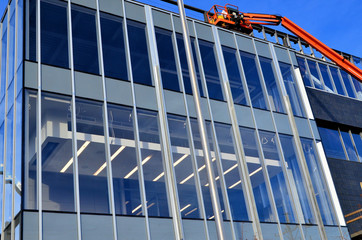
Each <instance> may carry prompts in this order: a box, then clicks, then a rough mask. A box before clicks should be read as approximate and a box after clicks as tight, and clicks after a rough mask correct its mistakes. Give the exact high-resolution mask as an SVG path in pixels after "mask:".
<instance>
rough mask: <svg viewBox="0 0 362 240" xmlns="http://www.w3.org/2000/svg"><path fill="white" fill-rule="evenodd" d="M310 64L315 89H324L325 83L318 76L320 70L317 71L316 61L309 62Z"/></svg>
mask: <svg viewBox="0 0 362 240" xmlns="http://www.w3.org/2000/svg"><path fill="white" fill-rule="evenodd" d="M307 62H308V66H309V71H310V74H311V77H312V80H313V83H314V87H315V88H317V89H323V83H322V80H321V77H320V76H319V74H318V69H317V64H316V62H314V61H311V60H309V59H308V60H307Z"/></svg>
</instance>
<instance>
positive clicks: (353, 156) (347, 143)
mask: <svg viewBox="0 0 362 240" xmlns="http://www.w3.org/2000/svg"><path fill="white" fill-rule="evenodd" d="M340 133H341V137H342V139H343V143H344V147H345V149H346V153H347V156H348V159H349V160H350V161H353V162H359V161H358V156H357V152H356V149H355V148H354V146H353V143H352V140H351V136H350V135H349V132H345V131H340Z"/></svg>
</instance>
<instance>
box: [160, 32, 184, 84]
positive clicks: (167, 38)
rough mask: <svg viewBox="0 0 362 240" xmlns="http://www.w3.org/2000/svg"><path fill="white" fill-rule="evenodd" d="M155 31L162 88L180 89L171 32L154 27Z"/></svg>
mask: <svg viewBox="0 0 362 240" xmlns="http://www.w3.org/2000/svg"><path fill="white" fill-rule="evenodd" d="M155 33H156V42H157V50H158V59H159V61H160V68H161V78H162V85H163V88H165V89H168V90H174V91H180V86H179V82H178V76H177V70H176V62H175V55H174V51H173V49H174V48H173V44H172V32H171V31H167V30H163V29H161V28H157V27H155Z"/></svg>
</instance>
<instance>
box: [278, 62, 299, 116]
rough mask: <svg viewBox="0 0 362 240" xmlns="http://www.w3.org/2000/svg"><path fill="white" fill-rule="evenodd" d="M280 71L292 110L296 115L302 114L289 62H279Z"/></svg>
mask: <svg viewBox="0 0 362 240" xmlns="http://www.w3.org/2000/svg"><path fill="white" fill-rule="evenodd" d="M279 67H280V71H281V72H282V75H283V80H284V86H285V89H286V90H287V93H288V96H289V100H290V104H291V105H292V110H293V113H294V115H296V116H301V117H303V116H304V112H303V108H302V103H301V102H300V100H299V94H298V87H297V85H296V83H295V80H294V77H293V73H292V66H291V65H290V64H286V63H282V62H279Z"/></svg>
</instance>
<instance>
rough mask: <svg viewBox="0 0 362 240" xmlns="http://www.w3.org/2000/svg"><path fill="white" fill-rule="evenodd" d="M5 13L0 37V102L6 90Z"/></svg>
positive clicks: (6, 35) (6, 40)
mask: <svg viewBox="0 0 362 240" xmlns="http://www.w3.org/2000/svg"><path fill="white" fill-rule="evenodd" d="M7 16H8V15H7V14H6V15H5V18H4V21H3V28H2V35H1V36H2V37H1V49H5V51H1V63H2V64H1V86H0V102H1V101H3V99H4V96H5V90H6V67H7V50H6V49H7V46H8V34H7V33H8V31H7V26H8V24H7V21H8V20H7V19H8V18H7ZM4 23H5V24H4Z"/></svg>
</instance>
